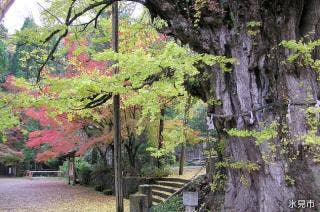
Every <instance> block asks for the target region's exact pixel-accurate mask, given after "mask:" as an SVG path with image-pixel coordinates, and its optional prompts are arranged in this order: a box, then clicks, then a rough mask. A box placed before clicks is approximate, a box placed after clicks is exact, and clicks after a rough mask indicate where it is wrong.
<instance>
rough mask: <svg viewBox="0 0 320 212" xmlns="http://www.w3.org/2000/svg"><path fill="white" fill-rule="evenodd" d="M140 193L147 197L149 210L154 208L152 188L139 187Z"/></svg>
mask: <svg viewBox="0 0 320 212" xmlns="http://www.w3.org/2000/svg"><path fill="white" fill-rule="evenodd" d="M139 193H140V194H144V195H146V196H147V208H148V209H149V210H150V209H151V207H152V187H151V186H150V185H147V184H146V185H139Z"/></svg>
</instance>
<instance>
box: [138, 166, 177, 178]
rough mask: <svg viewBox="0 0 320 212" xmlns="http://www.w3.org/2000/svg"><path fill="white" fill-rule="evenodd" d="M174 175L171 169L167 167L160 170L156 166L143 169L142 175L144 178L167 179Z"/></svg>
mask: <svg viewBox="0 0 320 212" xmlns="http://www.w3.org/2000/svg"><path fill="white" fill-rule="evenodd" d="M171 173H172V171H171V169H170V167H168V166H165V167H162V168H158V167H155V166H147V167H143V168H142V169H141V175H142V176H143V177H167V176H169V175H170V174H171Z"/></svg>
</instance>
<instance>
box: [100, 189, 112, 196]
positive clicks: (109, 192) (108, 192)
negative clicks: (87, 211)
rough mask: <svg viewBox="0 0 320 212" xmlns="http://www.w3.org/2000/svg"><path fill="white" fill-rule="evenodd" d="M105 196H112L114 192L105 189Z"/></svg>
mask: <svg viewBox="0 0 320 212" xmlns="http://www.w3.org/2000/svg"><path fill="white" fill-rule="evenodd" d="M102 193H103V194H104V195H112V194H113V192H112V190H111V189H104V190H103V192H102Z"/></svg>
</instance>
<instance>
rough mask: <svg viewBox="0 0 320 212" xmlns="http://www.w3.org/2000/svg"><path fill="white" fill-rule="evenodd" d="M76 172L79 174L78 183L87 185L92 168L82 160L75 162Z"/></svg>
mask: <svg viewBox="0 0 320 212" xmlns="http://www.w3.org/2000/svg"><path fill="white" fill-rule="evenodd" d="M76 166H77V171H78V174H79V176H78V177H79V181H80V184H82V185H89V183H90V179H91V172H92V168H91V165H90V164H89V163H88V162H87V161H84V160H79V161H77V164H76Z"/></svg>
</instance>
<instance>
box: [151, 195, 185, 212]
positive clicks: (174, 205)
mask: <svg viewBox="0 0 320 212" xmlns="http://www.w3.org/2000/svg"><path fill="white" fill-rule="evenodd" d="M151 211H152V212H168V211H175V212H182V211H183V203H182V198H181V196H174V197H172V198H171V199H169V200H168V201H166V202H164V203H161V204H159V205H157V206H154V207H152V209H151Z"/></svg>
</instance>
